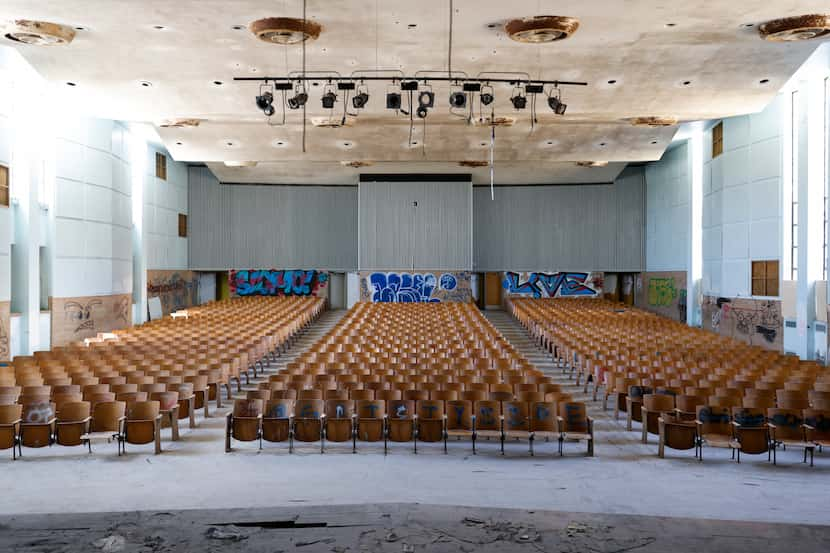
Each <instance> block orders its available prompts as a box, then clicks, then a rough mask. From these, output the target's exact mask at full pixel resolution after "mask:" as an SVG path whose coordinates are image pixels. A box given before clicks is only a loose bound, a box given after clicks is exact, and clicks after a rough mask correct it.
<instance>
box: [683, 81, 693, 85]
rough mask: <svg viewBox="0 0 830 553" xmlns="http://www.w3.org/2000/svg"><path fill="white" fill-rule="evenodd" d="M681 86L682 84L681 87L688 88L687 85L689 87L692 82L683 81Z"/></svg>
mask: <svg viewBox="0 0 830 553" xmlns="http://www.w3.org/2000/svg"><path fill="white" fill-rule="evenodd" d="M681 84H682V85H683V86H689V85H691V84H692V81H683V82H682V83H681Z"/></svg>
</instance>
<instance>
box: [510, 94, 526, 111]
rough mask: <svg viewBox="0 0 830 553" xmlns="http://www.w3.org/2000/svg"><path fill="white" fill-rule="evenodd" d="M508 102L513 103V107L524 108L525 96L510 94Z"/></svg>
mask: <svg viewBox="0 0 830 553" xmlns="http://www.w3.org/2000/svg"><path fill="white" fill-rule="evenodd" d="M510 103H511V104H513V109H525V108H526V107H527V96H521V95H516V96H511V98H510Z"/></svg>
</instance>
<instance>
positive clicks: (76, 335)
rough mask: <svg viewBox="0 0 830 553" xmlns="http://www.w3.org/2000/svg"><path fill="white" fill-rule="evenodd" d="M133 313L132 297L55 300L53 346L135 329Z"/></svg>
mask: <svg viewBox="0 0 830 553" xmlns="http://www.w3.org/2000/svg"><path fill="white" fill-rule="evenodd" d="M131 310H132V296H131V295H130V294H119V295H114V296H84V297H76V298H52V301H51V311H52V330H51V335H52V347H56V346H65V345H66V344H68V343H70V342H77V341H79V340H83V339H84V338H91V337H93V336H95V335H96V334H98V333H99V332H110V331H112V330H116V329H119V328H126V327H128V326H131V324H132V322H131V321H132V315H131Z"/></svg>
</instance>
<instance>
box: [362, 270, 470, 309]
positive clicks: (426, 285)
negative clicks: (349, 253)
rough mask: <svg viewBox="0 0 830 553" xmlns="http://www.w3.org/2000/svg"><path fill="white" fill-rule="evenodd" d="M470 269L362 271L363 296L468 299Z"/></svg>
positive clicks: (429, 300) (400, 300)
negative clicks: (458, 270) (457, 270)
mask: <svg viewBox="0 0 830 553" xmlns="http://www.w3.org/2000/svg"><path fill="white" fill-rule="evenodd" d="M471 298H472V285H471V275H470V273H469V272H464V271H462V272H439V271H435V272H396V271H393V272H379V271H375V272H361V273H360V299H361V300H362V301H371V302H376V303H439V302H445V301H460V302H468V301H470V300H471Z"/></svg>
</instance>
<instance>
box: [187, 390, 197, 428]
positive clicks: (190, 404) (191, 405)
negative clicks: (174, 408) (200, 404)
mask: <svg viewBox="0 0 830 553" xmlns="http://www.w3.org/2000/svg"><path fill="white" fill-rule="evenodd" d="M187 410H188V414H189V416H190V428H196V397H195V396H193V397H191V398H190V399H189V400H187Z"/></svg>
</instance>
